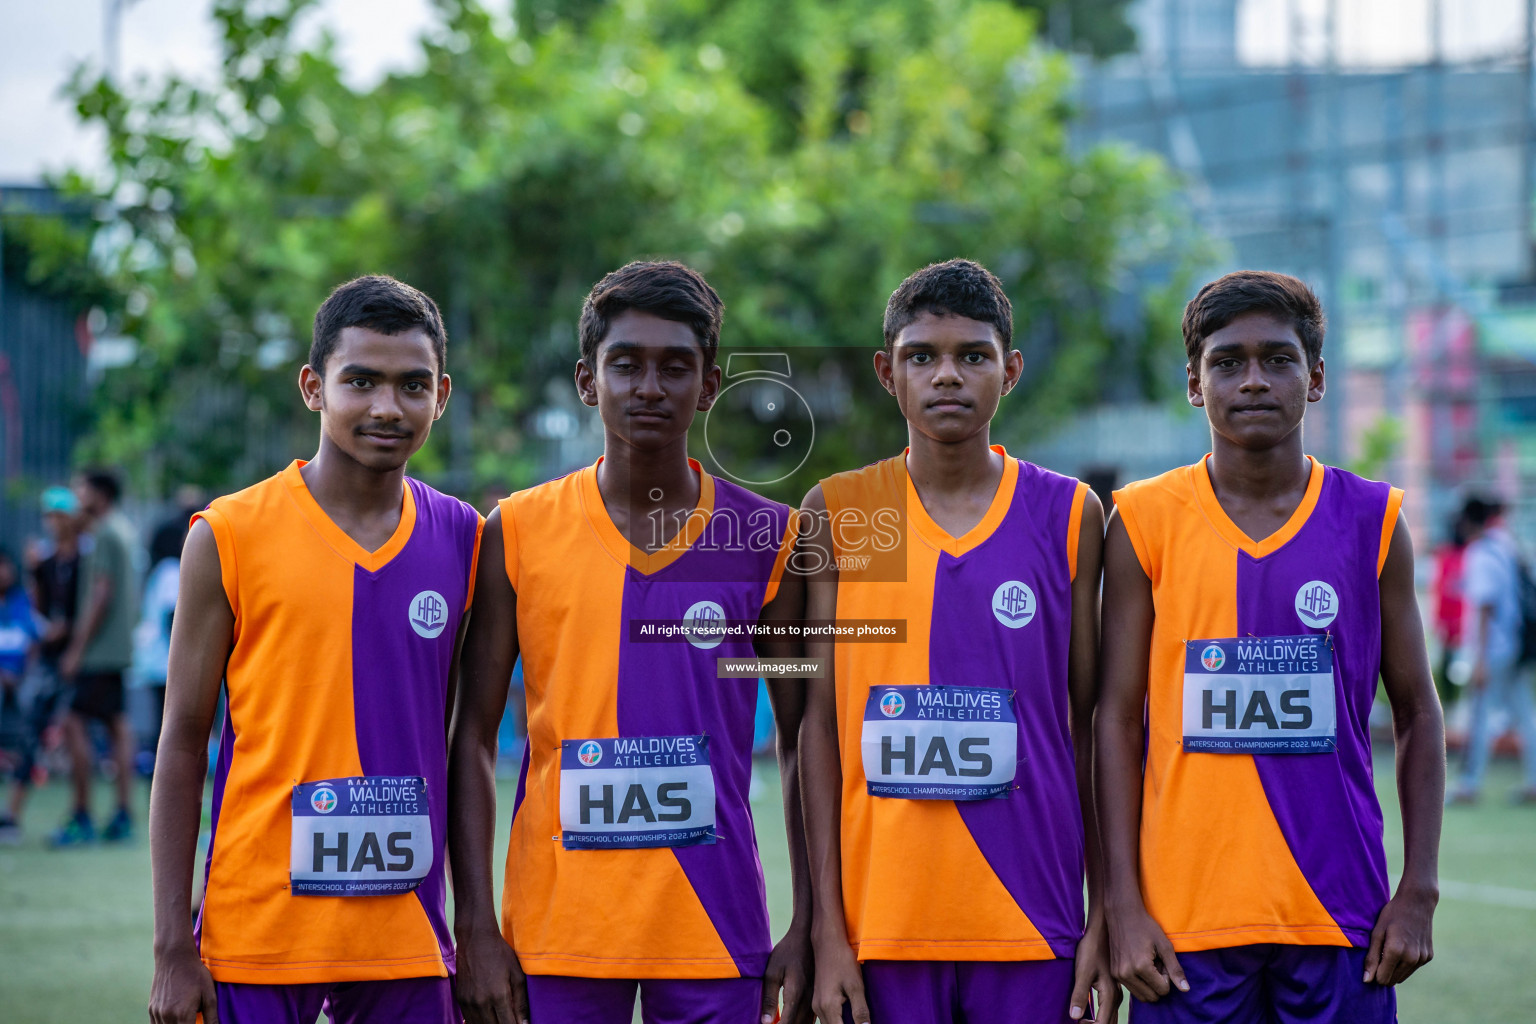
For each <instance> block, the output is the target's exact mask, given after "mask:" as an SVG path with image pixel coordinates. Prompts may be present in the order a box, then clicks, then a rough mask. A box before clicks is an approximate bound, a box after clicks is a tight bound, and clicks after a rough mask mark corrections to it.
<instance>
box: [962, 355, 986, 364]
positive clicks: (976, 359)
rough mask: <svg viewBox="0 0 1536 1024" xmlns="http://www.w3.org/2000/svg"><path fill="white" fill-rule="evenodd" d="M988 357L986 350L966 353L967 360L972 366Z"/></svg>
mask: <svg viewBox="0 0 1536 1024" xmlns="http://www.w3.org/2000/svg"><path fill="white" fill-rule="evenodd" d="M986 358H987V356H986V353H984V352H967V353H966V354H965V361H966V362H968V363H970V364H971V365H972V366H975V365H976V364H977V363H980V362H981V361H983V360H984V359H986Z"/></svg>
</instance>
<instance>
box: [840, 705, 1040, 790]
mask: <svg viewBox="0 0 1536 1024" xmlns="http://www.w3.org/2000/svg"><path fill="white" fill-rule="evenodd" d="M1013 700H1014V694H1013V691H1012V690H996V689H990V688H987V687H981V686H872V687H870V689H869V700H868V701H867V702H866V703H865V705H864V735H863V741H862V748H863V755H864V778H865V780H866V781H867V782H868V784H869V794H870V796H886V797H900V798H904V799H907V800H984V799H986V798H988V797H994V796H1000V795H1002V794H1003V793H1006V792H1008V790H1009V789H1011V788H1013V776H1014V772H1015V770H1016V769H1017V768H1018V753H1019V727H1018V719H1017V718H1016V717H1015V715H1014V710H1013Z"/></svg>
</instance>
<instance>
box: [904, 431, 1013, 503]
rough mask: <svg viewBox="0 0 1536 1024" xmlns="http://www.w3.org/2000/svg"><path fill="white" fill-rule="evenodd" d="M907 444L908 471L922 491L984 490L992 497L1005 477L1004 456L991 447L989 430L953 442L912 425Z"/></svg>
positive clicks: (924, 492) (960, 491)
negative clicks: (933, 435) (916, 428)
mask: <svg viewBox="0 0 1536 1024" xmlns="http://www.w3.org/2000/svg"><path fill="white" fill-rule="evenodd" d="M907 446H908V447H909V448H910V449H911V450H910V451H909V452H908V453H907V475H908V476H910V477H911V478H912V483H913V485H914V486H916V487H917V491H918V493H919V494H923V495H926V494H930V493H931V494H958V493H962V492H967V491H984V492H985V493H986V494H987V496H988V497H989V498H990V497H991V495H992V494H993V492H995V491H996V490H997V484H998V481H999V480H1001V479H1002V472H1003V457H1002V456H1001V455H998V454H997V453H996V452H994V451H993V450H992V446H991V440H990V437H989V432H988V431H986V430H983V431H981V432H980V433H979V434H976V435H974V436H972V437H968V438H966V439H965V440H963V441H956V442H952V443H950V442H944V441H935V440H934V439H933V438H931V437H929V436H928V435H926V434H922V433H919V432H918V431H916V430H910V429H909V430H908V431H907Z"/></svg>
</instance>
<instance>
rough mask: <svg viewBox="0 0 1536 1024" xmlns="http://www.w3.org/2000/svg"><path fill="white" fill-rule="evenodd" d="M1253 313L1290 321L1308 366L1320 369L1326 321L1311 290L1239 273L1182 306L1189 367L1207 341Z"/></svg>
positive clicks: (1284, 278) (1272, 276)
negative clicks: (1242, 317) (1319, 362)
mask: <svg viewBox="0 0 1536 1024" xmlns="http://www.w3.org/2000/svg"><path fill="white" fill-rule="evenodd" d="M1250 313H1263V314H1266V315H1268V316H1272V317H1274V318H1275V319H1276V320H1286V321H1289V322H1290V324H1291V327H1292V328H1293V329H1294V330H1295V331H1296V336H1297V337H1298V338H1300V339H1301V347H1302V350H1303V351H1304V352H1306V354H1307V365H1308V366H1316V365H1317V361H1318V360H1319V359H1321V358H1323V335H1324V334H1325V333H1327V330H1328V318H1327V317H1326V316H1324V315H1323V304H1322V303H1321V302H1319V301H1317V296H1316V295H1315V294H1314V293H1313V291H1312V289H1311V288H1308V287H1307V286H1306V284H1305V283H1304V282H1302V281H1300V280H1297V279H1296V278H1294V277H1292V276H1290V275H1289V274H1276V273H1274V272H1273V271H1269V270H1238V271H1234V272H1233V273H1230V274H1226V275H1224V276H1222V277H1218V278H1217V279H1216V280H1214V281H1212V282H1211V283H1210V284H1208V285H1206V286H1205V287H1204V288H1201V289H1200V291H1199V292H1198V293H1196V295H1195V297H1194V298H1193V299H1190V300H1189V305H1187V306H1185V307H1184V351H1185V353H1186V354H1187V355H1188V356H1189V364H1190V365H1191V366H1196V365H1198V364H1199V362H1200V348H1201V346H1202V345H1204V344H1205V339H1206V338H1209V337H1210V336H1211V335H1213V334H1215V333H1216V332H1217V331H1219V330H1221V329H1222V328H1223V327H1226V326H1227V325H1228V324H1230V323H1231V322H1232V321H1234V320H1236V319H1237V318H1238V317H1241V316H1247V315H1248V314H1250Z"/></svg>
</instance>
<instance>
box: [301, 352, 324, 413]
mask: <svg viewBox="0 0 1536 1024" xmlns="http://www.w3.org/2000/svg"><path fill="white" fill-rule="evenodd" d="M299 394H300V395H302V396H303V398H304V405H305V406H306V407H307V408H308V409H309V411H310V412H320V411H321V410H322V409H323V408H325V400H324V394H325V381H324V380H322V379H321V377H320V374H318V373H316V372H315V368H314V367H313V366H310V365H309V364H308V363H305V364H304V366H303V368H302V369H300V370H299Z"/></svg>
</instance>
